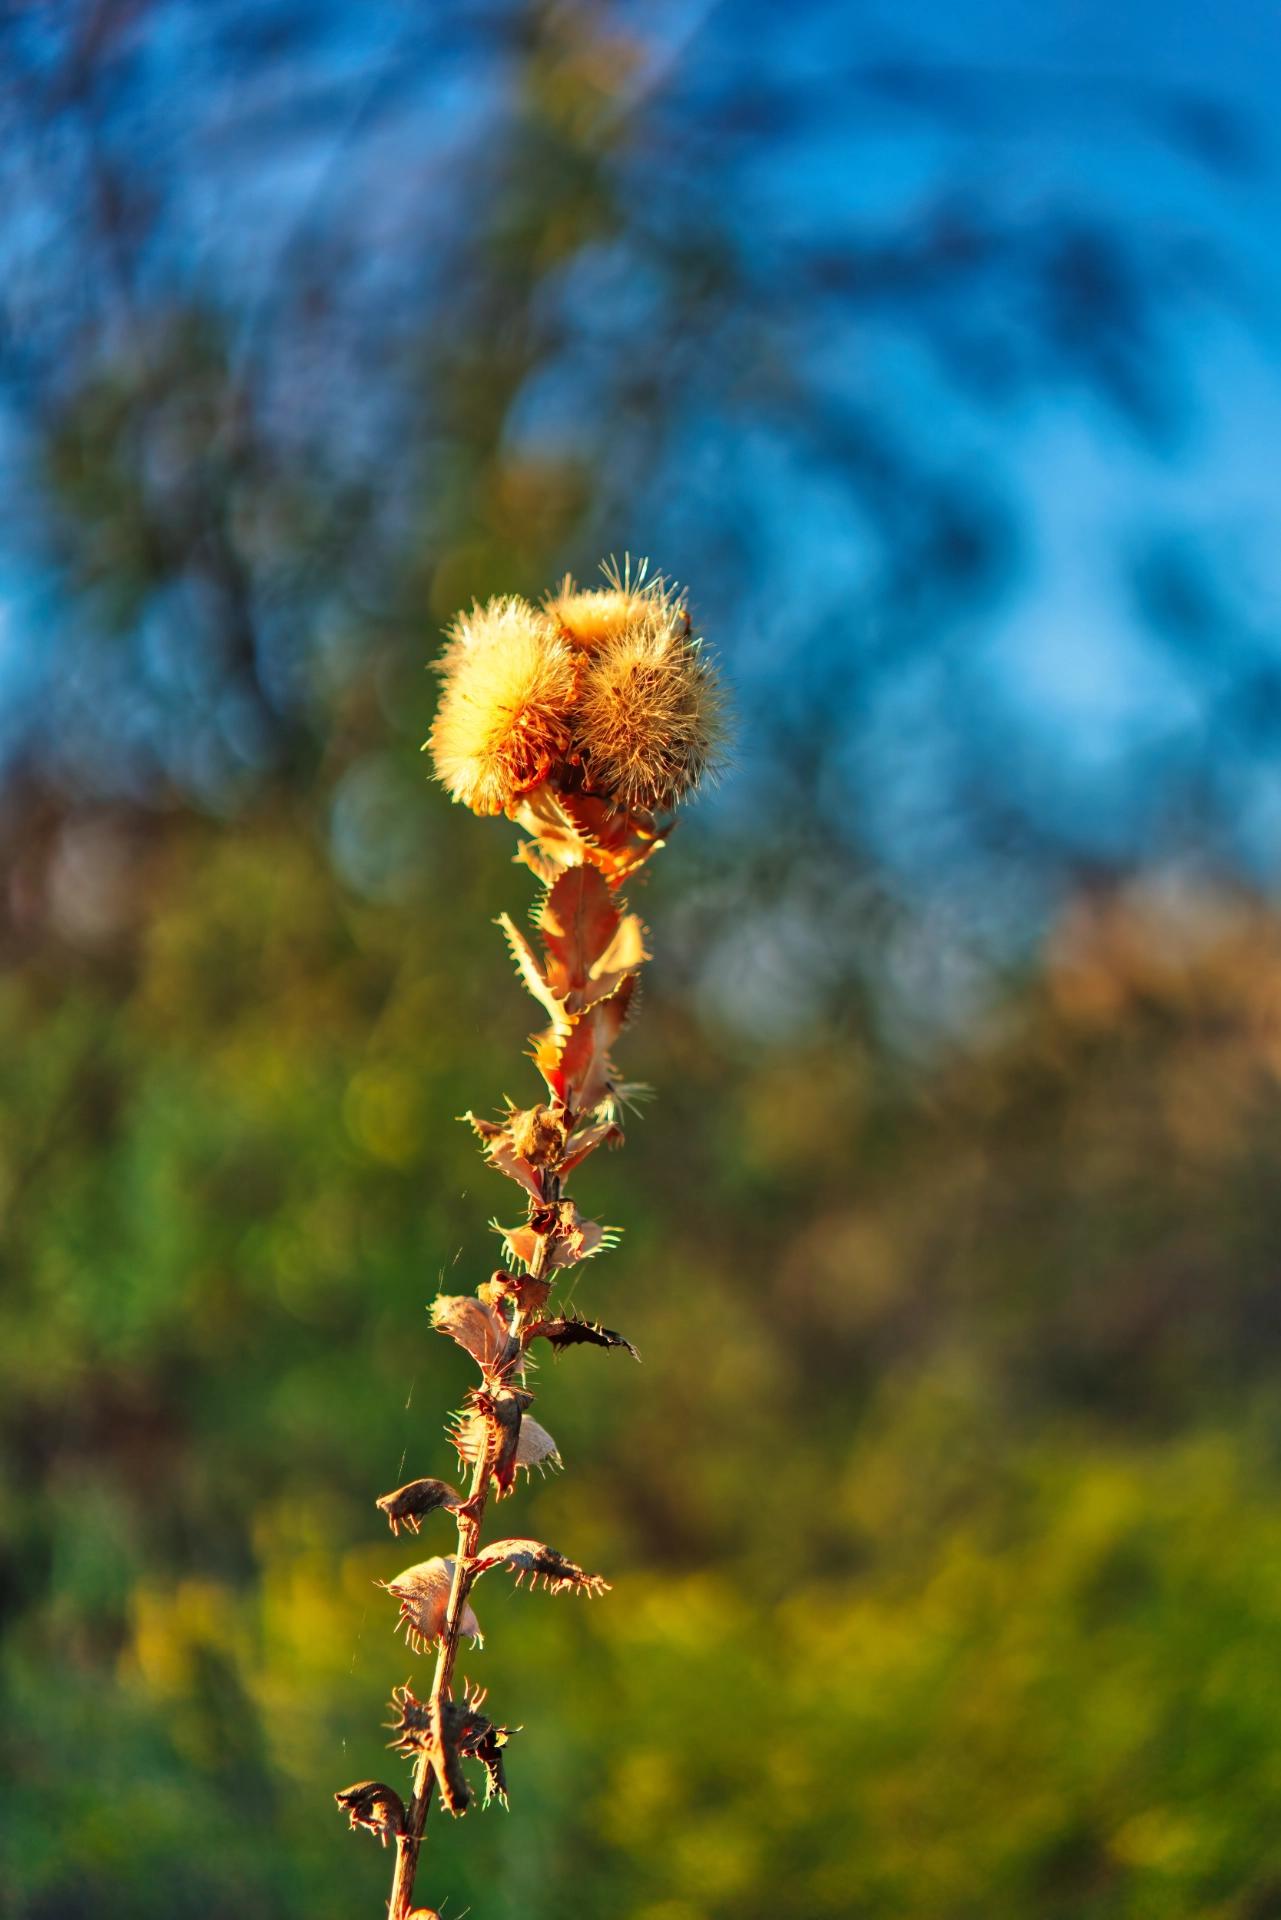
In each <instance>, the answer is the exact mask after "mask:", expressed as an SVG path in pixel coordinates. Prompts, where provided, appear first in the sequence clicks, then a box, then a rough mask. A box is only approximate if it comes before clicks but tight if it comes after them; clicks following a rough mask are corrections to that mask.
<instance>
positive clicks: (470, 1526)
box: [387, 1312, 524, 1920]
mask: <svg viewBox="0 0 1281 1920" xmlns="http://www.w3.org/2000/svg"><path fill="white" fill-rule="evenodd" d="M522 1318H523V1315H522V1314H520V1313H519V1312H518V1313H517V1314H516V1315H515V1316H514V1318H513V1321H512V1332H513V1333H514V1334H515V1335H516V1337H517V1338H518V1339H519V1340H520V1341H521V1346H522V1349H523V1347H524V1339H523V1336H522V1333H521V1324H520V1323H521V1320H522ZM519 1366H520V1371H521V1374H522V1377H523V1374H524V1358H523V1353H522V1358H521V1360H520V1362H519ZM490 1479H491V1476H490V1471H489V1459H488V1453H487V1450H486V1449H485V1448H484V1447H482V1448H481V1450H480V1452H479V1454H478V1455H477V1458H476V1465H475V1466H474V1468H473V1469H472V1476H471V1485H470V1487H469V1488H468V1489H467V1498H466V1500H465V1501H464V1503H463V1505H462V1507H461V1508H460V1509H459V1511H458V1550H457V1553H456V1554H455V1556H454V1578H453V1584H452V1585H451V1587H450V1589H449V1605H448V1607H447V1608H446V1609H445V1625H444V1629H443V1631H442V1633H441V1636H440V1643H439V1645H438V1647H437V1649H436V1671H435V1673H434V1674H433V1675H432V1682H431V1693H430V1695H429V1700H430V1703H431V1705H432V1707H433V1708H434V1707H435V1706H436V1704H437V1703H438V1702H439V1701H441V1700H443V1699H446V1698H448V1696H449V1692H450V1687H451V1684H452V1682H453V1677H454V1663H455V1661H456V1660H457V1658H458V1642H459V1640H460V1639H461V1638H462V1634H461V1627H462V1618H463V1608H464V1607H465V1606H466V1605H467V1596H468V1594H469V1593H470V1591H471V1588H472V1583H473V1582H474V1580H475V1578H476V1571H475V1565H474V1562H475V1559H476V1548H477V1546H478V1545H479V1543H480V1523H481V1521H482V1520H483V1519H484V1517H485V1506H486V1503H487V1501H488V1499H489V1487H490ZM433 1718H434V1715H433ZM435 1785H436V1774H435V1771H434V1769H433V1767H432V1763H431V1752H430V1750H427V1751H424V1752H423V1753H420V1754H419V1756H418V1761H417V1764H416V1766H415V1768H414V1792H413V1798H412V1799H411V1800H410V1802H409V1805H408V1806H407V1807H406V1809H405V1831H404V1832H403V1833H402V1834H399V1835H398V1836H397V1839H396V1871H395V1874H394V1875H393V1877H392V1883H391V1898H390V1900H389V1901H388V1902H387V1920H408V1915H409V1913H410V1912H411V1911H412V1908H413V1903H414V1876H415V1874H416V1873H417V1871H418V1856H419V1853H420V1852H421V1851H422V1844H423V1832H424V1829H425V1828H426V1825H427V1815H428V1813H429V1812H430V1810H431V1801H432V1793H433V1791H434V1788H435Z"/></svg>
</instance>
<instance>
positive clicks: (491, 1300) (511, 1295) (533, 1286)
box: [476, 1267, 552, 1314]
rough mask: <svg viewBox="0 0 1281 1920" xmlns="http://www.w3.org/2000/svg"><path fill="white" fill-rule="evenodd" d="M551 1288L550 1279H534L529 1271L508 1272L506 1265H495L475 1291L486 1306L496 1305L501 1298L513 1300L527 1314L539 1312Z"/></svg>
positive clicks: (545, 1303)
mask: <svg viewBox="0 0 1281 1920" xmlns="http://www.w3.org/2000/svg"><path fill="white" fill-rule="evenodd" d="M551 1290H552V1283H551V1281H550V1280H536V1279H535V1278H534V1276H533V1275H532V1274H529V1273H508V1271H507V1269H506V1267H495V1269H494V1271H493V1273H492V1274H491V1275H490V1277H489V1279H488V1280H484V1281H482V1282H481V1284H480V1286H478V1287H477V1289H476V1292H477V1294H478V1295H479V1296H480V1298H481V1299H482V1300H483V1301H484V1302H485V1304H486V1306H491V1307H496V1306H498V1305H499V1303H500V1302H501V1301H503V1300H514V1301H515V1302H516V1305H517V1306H518V1307H519V1309H520V1311H521V1312H522V1313H527V1314H528V1313H541V1311H542V1309H543V1308H544V1307H545V1306H546V1305H547V1296H548V1295H549V1294H550V1292H551Z"/></svg>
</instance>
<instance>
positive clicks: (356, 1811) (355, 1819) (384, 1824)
mask: <svg viewBox="0 0 1281 1920" xmlns="http://www.w3.org/2000/svg"><path fill="white" fill-rule="evenodd" d="M334 1799H335V1800H336V1801H337V1802H338V1805H339V1806H340V1807H341V1809H342V1811H343V1812H344V1813H345V1814H346V1815H347V1819H348V1824H349V1826H350V1827H351V1830H352V1832H353V1833H354V1832H355V1831H356V1829H357V1827H368V1829H369V1831H370V1833H376V1834H377V1835H378V1838H379V1839H380V1840H381V1841H382V1843H383V1845H384V1846H386V1844H387V1835H388V1834H389V1833H391V1834H397V1833H403V1832H404V1831H405V1803H404V1801H403V1800H402V1799H401V1797H400V1795H399V1794H398V1793H397V1792H396V1790H395V1788H394V1787H389V1786H386V1785H384V1783H383V1782H382V1781H381V1780H357V1781H356V1783H355V1785H354V1786H351V1787H343V1788H342V1790H341V1791H340V1792H338V1793H336V1794H335V1795H334Z"/></svg>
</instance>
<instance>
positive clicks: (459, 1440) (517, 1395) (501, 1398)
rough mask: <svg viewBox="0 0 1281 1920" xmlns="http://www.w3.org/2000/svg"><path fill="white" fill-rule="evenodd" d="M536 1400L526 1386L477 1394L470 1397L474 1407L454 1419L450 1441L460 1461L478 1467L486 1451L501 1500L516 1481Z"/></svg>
mask: <svg viewBox="0 0 1281 1920" xmlns="http://www.w3.org/2000/svg"><path fill="white" fill-rule="evenodd" d="M533 1397H534V1396H533V1394H532V1393H527V1392H526V1391H525V1389H524V1388H523V1387H505V1388H503V1389H502V1390H501V1392H498V1393H485V1392H476V1393H472V1394H471V1395H469V1400H470V1406H469V1407H468V1408H467V1409H465V1410H464V1411H463V1412H462V1413H460V1414H456V1415H455V1416H454V1422H453V1426H452V1428H451V1429H450V1439H451V1440H452V1442H453V1444H454V1446H455V1448H456V1449H457V1451H458V1457H459V1459H460V1460H465V1461H468V1462H470V1463H471V1464H472V1465H474V1464H475V1462H476V1461H477V1460H478V1459H479V1458H480V1456H481V1453H482V1451H483V1452H484V1455H485V1460H486V1464H487V1465H488V1468H489V1471H490V1473H491V1474H492V1475H493V1479H494V1492H495V1497H496V1498H497V1499H499V1500H501V1499H503V1498H504V1497H505V1495H507V1494H509V1493H510V1492H511V1490H512V1485H513V1482H514V1481H515V1478H516V1468H517V1467H518V1466H519V1465H520V1456H519V1448H520V1436H521V1423H522V1417H523V1415H524V1412H525V1409H526V1407H528V1406H529V1404H530V1402H531V1401H532V1399H533Z"/></svg>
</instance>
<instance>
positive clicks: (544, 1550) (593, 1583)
mask: <svg viewBox="0 0 1281 1920" xmlns="http://www.w3.org/2000/svg"><path fill="white" fill-rule="evenodd" d="M500 1566H501V1567H506V1568H507V1570H508V1572H509V1573H514V1574H515V1575H516V1584H517V1586H519V1585H520V1583H521V1581H522V1580H523V1579H524V1578H525V1576H526V1574H528V1575H529V1577H530V1585H531V1586H537V1585H538V1582H539V1581H540V1580H541V1581H542V1582H543V1584H544V1585H545V1586H546V1588H547V1591H548V1592H549V1593H570V1592H578V1593H586V1594H597V1593H608V1592H609V1582H608V1581H606V1580H603V1579H602V1578H601V1576H600V1574H598V1573H584V1572H583V1569H582V1568H581V1567H580V1566H578V1565H577V1564H576V1562H575V1561H573V1560H567V1559H566V1558H565V1556H564V1554H563V1553H557V1552H556V1550H555V1548H554V1547H549V1546H547V1545H545V1544H544V1542H543V1541H541V1540H495V1541H493V1542H492V1543H491V1544H490V1545H489V1546H486V1547H482V1548H481V1550H480V1554H479V1570H480V1571H481V1572H482V1573H485V1572H488V1570H489V1569H490V1568H491V1567H500Z"/></svg>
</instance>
